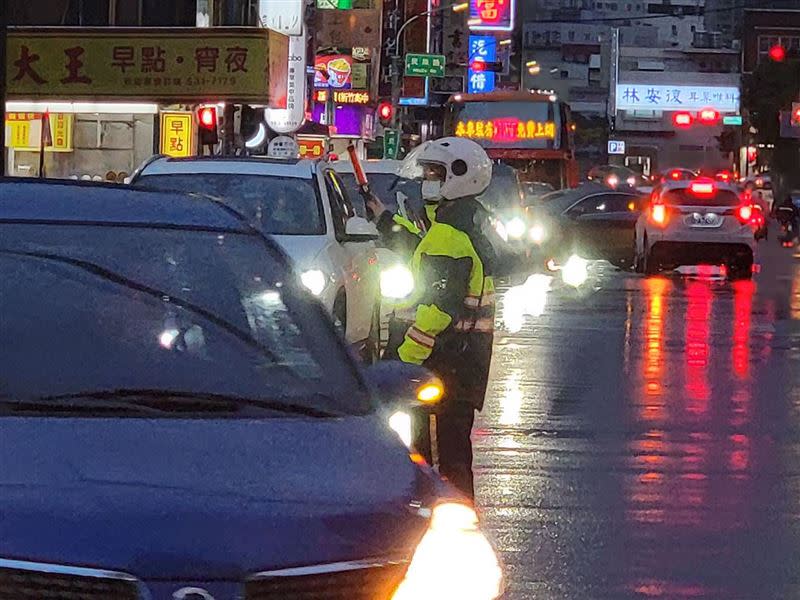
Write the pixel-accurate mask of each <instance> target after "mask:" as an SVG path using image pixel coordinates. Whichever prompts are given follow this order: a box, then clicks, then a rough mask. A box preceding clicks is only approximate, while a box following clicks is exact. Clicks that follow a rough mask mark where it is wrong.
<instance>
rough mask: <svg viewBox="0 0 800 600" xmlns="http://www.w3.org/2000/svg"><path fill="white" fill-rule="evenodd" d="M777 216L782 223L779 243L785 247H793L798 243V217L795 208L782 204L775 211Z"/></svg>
mask: <svg viewBox="0 0 800 600" xmlns="http://www.w3.org/2000/svg"><path fill="white" fill-rule="evenodd" d="M775 218H776V219H777V220H778V223H779V224H780V228H781V231H780V234H778V243H780V245H781V246H783V247H784V248H792V247H794V245H795V244H796V243H797V236H798V232H797V217H796V216H795V211H794V209H791V208H789V207H788V206H782V207H780V208H778V209H777V210H776V211H775Z"/></svg>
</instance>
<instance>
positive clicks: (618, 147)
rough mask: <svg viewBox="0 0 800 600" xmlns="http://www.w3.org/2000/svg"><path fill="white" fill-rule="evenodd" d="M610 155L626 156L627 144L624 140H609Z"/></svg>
mask: <svg viewBox="0 0 800 600" xmlns="http://www.w3.org/2000/svg"><path fill="white" fill-rule="evenodd" d="M608 153H609V154H625V142H623V141H622V140H608Z"/></svg>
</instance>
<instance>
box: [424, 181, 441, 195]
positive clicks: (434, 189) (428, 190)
mask: <svg viewBox="0 0 800 600" xmlns="http://www.w3.org/2000/svg"><path fill="white" fill-rule="evenodd" d="M421 191H422V198H423V200H438V199H439V198H441V191H442V182H441V181H432V180H428V179H426V180H425V181H423V182H422V190H421Z"/></svg>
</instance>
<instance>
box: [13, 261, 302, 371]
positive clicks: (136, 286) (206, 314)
mask: <svg viewBox="0 0 800 600" xmlns="http://www.w3.org/2000/svg"><path fill="white" fill-rule="evenodd" d="M0 254H5V255H9V256H20V257H24V258H37V259H40V260H49V261H53V262H57V263H61V264H65V265H70V266H73V267H76V268H78V269H82V270H84V271H87V272H88V273H91V274H92V275H95V276H97V277H100V278H101V279H104V280H106V281H110V282H112V283H115V284H117V285H119V286H122V287H124V288H128V289H131V290H134V291H137V292H141V293H143V294H146V295H148V296H151V297H153V298H157V299H158V300H161V301H163V299H164V298H165V297H167V298H169V302H170V304H174V305H175V306H178V307H180V308H183V309H185V310H188V311H189V312H192V313H195V314H197V315H200V316H201V317H203V318H204V319H206V320H207V321H210V322H211V323H213V324H214V325H216V326H217V327H219V328H220V329H223V330H224V331H227V332H228V333H230V334H231V335H232V336H234V337H235V338H237V339H239V340H240V341H242V342H244V343H245V344H246V345H248V346H250V347H251V348H254V349H256V350H258V351H259V352H261V353H262V354H264V356H266V357H267V358H268V359H269V360H270V361H271V362H273V363H274V364H277V365H280V360H279V359H278V357H277V356H276V355H275V353H274V352H273V351H272V350H270V349H269V348H267V347H266V346H265V345H264V344H262V343H261V342H259V341H258V340H256V339H255V338H254V337H253V336H252V335H250V334H249V333H247V332H246V331H243V330H241V329H239V328H238V327H237V326H236V325H234V324H233V323H230V322H229V321H227V320H226V319H225V318H223V317H220V316H219V315H217V314H216V313H213V312H211V311H210V310H207V309H205V308H203V307H202V306H199V305H197V304H195V303H194V302H191V301H189V300H184V299H183V298H180V297H179V296H174V295H173V294H169V293H167V292H165V291H164V290H159V289H158V288H154V287H150V286H148V285H145V284H143V283H139V282H138V281H134V280H133V279H130V278H128V277H125V276H124V275H121V274H119V273H116V272H114V271H111V270H109V269H106V268H105V267H101V266H100V265H98V264H96V263H93V262H90V261H87V260H82V259H78V258H72V257H69V256H61V255H60V254H52V253H47V252H23V251H20V250H8V249H3V248H0ZM281 366H284V365H281ZM284 368H286V369H287V370H289V371H291V369H289V367H286V366H284Z"/></svg>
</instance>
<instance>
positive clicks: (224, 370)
mask: <svg viewBox="0 0 800 600" xmlns="http://www.w3.org/2000/svg"><path fill="white" fill-rule="evenodd" d="M294 281H295V278H294V275H293V274H292V272H291V270H290V268H289V266H288V264H287V261H286V259H285V257H284V256H283V255H282V253H281V252H280V251H279V250H278V249H277V247H276V246H275V245H274V244H273V243H271V242H270V241H269V240H267V239H265V238H264V237H262V236H261V235H260V234H259V233H257V232H255V231H253V230H252V229H250V228H249V227H248V226H247V225H246V224H244V223H243V222H242V221H241V220H240V219H239V218H238V216H237V215H236V214H235V213H231V212H230V211H229V209H226V208H224V207H222V206H220V205H218V204H216V203H214V202H213V201H211V200H208V199H204V198H192V197H188V196H181V195H175V194H171V193H160V192H146V191H138V190H131V189H125V188H118V187H112V186H106V185H90V184H81V183H51V184H45V183H38V182H34V181H27V180H3V181H0V597H2V598H3V600H7V599H16V598H25V599H31V598H69V599H104V600H105V599H112V598H113V599H123V600H124V599H131V600H133V599H142V600H144V599H152V600H161V599H176V600H181V599H183V600H209V599H214V600H223V599H225V600H234V599H246V600H256V599H258V600H264V599H269V598H276V599H278V598H281V599H297V600H303V599H311V598H342V599H344V598H347V599H350V600H352V599H381V600H383V599H385V600H390V599H395V600H406V599H410V598H414V599H416V600H419V599H424V598H431V599H432V598H437V599H438V598H447V597H452V598H462V599H463V598H468V599H474V600H489V599H491V598H495V597H497V596H498V595H499V594H500V587H501V573H500V568H499V566H498V563H497V559H496V557H495V554H494V552H493V550H492V548H491V546H490V545H489V543H488V542H487V540H486V538H485V537H484V536H483V534H482V533H481V532H480V530H479V528H478V526H477V520H476V518H475V513H474V511H473V510H472V508H470V507H469V506H468V505H466V504H463V503H461V501H460V500H459V499H458V498H457V497H454V496H453V495H452V494H451V492H450V490H449V488H448V487H447V486H446V485H444V484H443V483H442V482H441V481H440V480H439V479H438V478H437V477H436V476H435V474H434V473H433V471H431V470H430V469H429V468H427V467H425V466H424V465H423V466H420V465H418V464H415V463H414V462H413V461H412V459H411V457H410V456H409V452H408V450H407V449H406V448H405V447H404V446H403V445H402V444H401V443H400V442H399V440H398V438H397V436H396V435H395V433H394V432H392V431H391V430H390V429H389V428H388V427H387V425H386V421H387V419H386V409H387V407H390V406H391V402H394V401H399V400H397V398H396V397H395V398H393V397H392V394H393V393H395V392H397V390H401V389H405V388H403V386H404V385H405V386H406V387H407V386H408V385H409V381H408V380H403V377H406V375H408V373H406V372H402V373H401V371H402V368H401V366H397V365H390V364H389V365H387V364H382V365H381V364H379V365H377V367H376V368H373V370H371V371H369V370H368V371H366V372H364V373H362V372H361V371H359V368H358V367H357V366H356V364H355V363H354V362H353V361H352V360H351V358H350V357H349V355H348V353H347V351H346V348H345V347H344V345H343V344H342V343H341V342H340V340H339V338H338V337H337V334H336V332H335V330H334V328H333V327H332V325H331V324H330V322H329V319H328V318H327V317H326V315H325V313H324V311H323V310H322V308H321V307H320V306H319V305H318V304H317V303H316V301H315V300H314V299H313V298H311V297H310V295H308V294H307V293H305V292H304V291H303V289H302V288H301V287H300V286H298V285H296V284H295V282H294ZM398 369H399V370H398ZM398 374H399V375H398ZM411 384H412V385H413V381H412V382H411ZM376 390H377V391H376ZM397 393H399V392H397Z"/></svg>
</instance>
